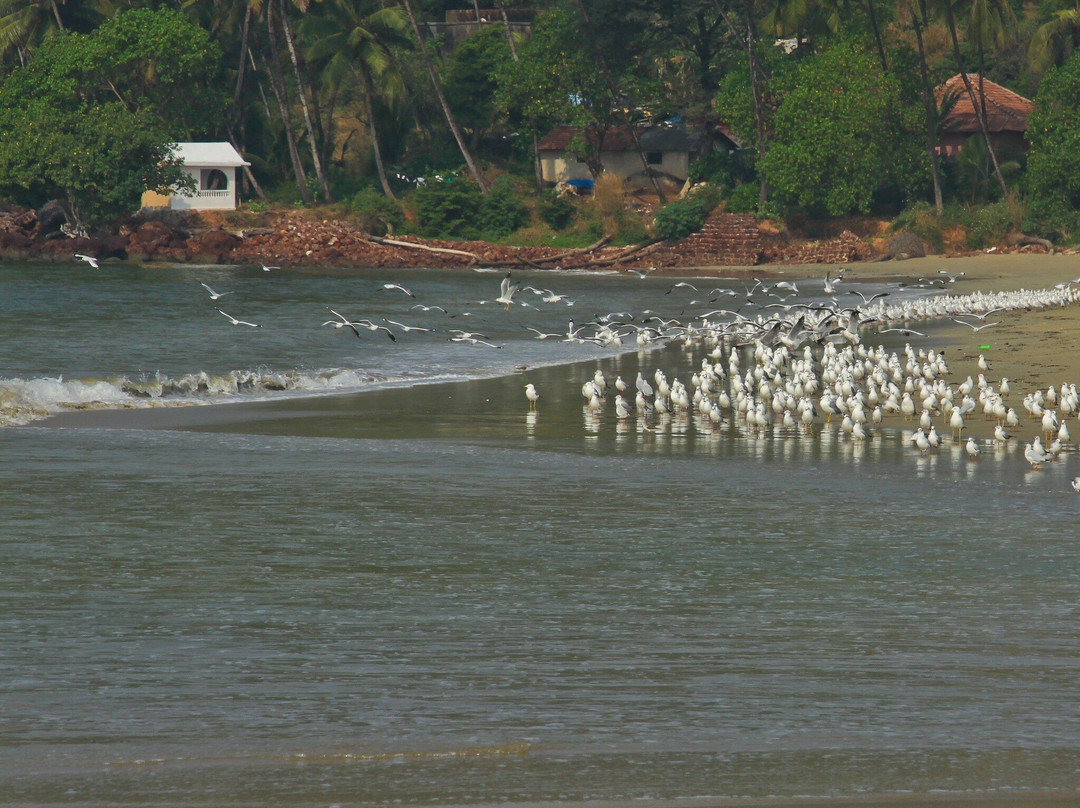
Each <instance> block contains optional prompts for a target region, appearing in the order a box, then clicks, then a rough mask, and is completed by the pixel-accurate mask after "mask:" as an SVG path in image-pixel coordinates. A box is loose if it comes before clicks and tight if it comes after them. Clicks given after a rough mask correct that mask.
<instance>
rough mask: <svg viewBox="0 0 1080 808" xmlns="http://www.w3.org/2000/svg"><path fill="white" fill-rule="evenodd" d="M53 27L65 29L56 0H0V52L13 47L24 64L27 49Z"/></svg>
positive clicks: (3, 52) (8, 51) (5, 51)
mask: <svg viewBox="0 0 1080 808" xmlns="http://www.w3.org/2000/svg"><path fill="white" fill-rule="evenodd" d="M55 30H60V31H63V30H65V29H64V20H63V18H62V17H61V16H60V8H59V6H58V5H57V2H56V0H0V54H3V55H6V54H8V53H10V52H11V51H12V50H14V51H16V52H17V54H18V56H19V63H20V64H23V65H25V64H26V54H27V51H28V49H32V48H33V46H34V45H36V44H38V43H39V42H41V40H42V39H44V38H45V35H46V34H47V33H48V32H49V31H55Z"/></svg>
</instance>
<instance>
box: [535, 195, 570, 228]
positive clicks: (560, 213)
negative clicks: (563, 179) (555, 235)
mask: <svg viewBox="0 0 1080 808" xmlns="http://www.w3.org/2000/svg"><path fill="white" fill-rule="evenodd" d="M575 212H576V209H575V208H574V203H573V202H571V201H570V200H569V199H567V198H566V197H565V196H551V197H548V198H547V199H544V200H542V201H541V202H540V204H539V205H537V213H539V214H540V221H542V222H543V223H544V224H546V225H547V226H548V227H550V228H551V229H552V230H556V231H558V230H565V229H566V228H568V227H569V226H570V225H571V224H573V223H574V215H575Z"/></svg>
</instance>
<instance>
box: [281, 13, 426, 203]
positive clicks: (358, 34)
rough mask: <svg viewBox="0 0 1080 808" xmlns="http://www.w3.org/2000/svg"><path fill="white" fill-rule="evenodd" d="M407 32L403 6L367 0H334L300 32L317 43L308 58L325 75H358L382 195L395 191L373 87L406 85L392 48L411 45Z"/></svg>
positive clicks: (335, 79)
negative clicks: (385, 161) (385, 160)
mask: <svg viewBox="0 0 1080 808" xmlns="http://www.w3.org/2000/svg"><path fill="white" fill-rule="evenodd" d="M408 30H409V22H408V17H407V16H406V15H405V14H404V13H403V10H402V9H401V8H400V7H399V6H390V7H387V8H379V7H378V6H376V5H374V3H371V2H369V1H368V0H330V2H329V3H328V4H327V6H326V8H325V9H324V12H323V13H322V14H321V15H319V16H310V17H308V18H306V19H305V20H304V22H303V23H302V25H301V32H302V33H303V34H304V35H305V37H307V38H308V39H310V40H311V41H312V42H313V44H312V45H311V46H310V47H309V48H308V50H307V53H306V55H307V58H308V59H309V60H310V61H311V62H313V63H315V64H319V65H321V76H322V77H323V79H325V80H326V81H327V82H328V83H329V84H331V85H335V86H336V85H340V84H341V82H342V81H343V80H344V79H345V77H346V76H349V75H356V76H357V77H358V78H359V80H360V84H361V87H362V89H363V95H364V114H365V117H366V119H367V125H368V131H369V133H370V135H371V144H372V149H373V151H374V153H375V169H376V171H377V172H378V175H379V182H380V184H381V185H382V189H383V193H385V194H386V195H387V196H388V197H390V198H393V197H394V192H393V190H392V189H391V188H390V183H389V181H388V179H387V177H386V168H385V166H384V164H383V158H382V147H381V145H380V142H379V130H378V126H377V125H376V120H375V96H376V90H375V86H376V84H378V85H379V87H381V88H382V90H383V95H387V94H388V91H390V92H389V94H393V93H394V91H400V90H401V89H402V87H403V85H402V83H401V81H400V76H398V75H397V74H396V69H395V68H396V65H395V62H394V60H393V58H392V54H391V49H392V48H405V47H409V46H411V41H410V39H409V37H408Z"/></svg>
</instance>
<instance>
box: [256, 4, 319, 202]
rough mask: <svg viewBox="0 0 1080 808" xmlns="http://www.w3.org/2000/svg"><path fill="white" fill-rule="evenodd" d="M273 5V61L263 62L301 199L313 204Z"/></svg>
mask: <svg viewBox="0 0 1080 808" xmlns="http://www.w3.org/2000/svg"><path fill="white" fill-rule="evenodd" d="M273 8H274V7H273V4H272V3H271V4H268V5H267V7H266V30H267V32H268V38H269V40H270V54H271V58H272V59H273V63H272V64H266V60H265V59H264V60H263V63H264V66H265V69H266V75H267V77H268V78H269V80H270V89H271V90H272V91H273V93H274V97H275V98H276V99H277V102H278V108H279V109H280V110H281V123H282V125H283V127H284V129H285V141H286V143H287V144H288V147H289V159H290V161H291V162H292V167H293V175H294V176H295V177H296V185H297V188H298V189H299V191H300V199H301V200H302V201H303V202H304V204H306V205H310V204H311V192H310V191H309V190H308V187H307V174H306V173H305V172H304V164H303V162H301V160H300V150H299V149H298V148H297V146H296V135H295V133H294V132H293V127H292V113H290V112H289V96H288V92H287V91H286V87H285V81H284V78H283V77H282V76H281V75H279V74H280V71H281V61H280V59H279V56H278V48H277V41H276V40H275V38H274V26H273V19H274V11H273Z"/></svg>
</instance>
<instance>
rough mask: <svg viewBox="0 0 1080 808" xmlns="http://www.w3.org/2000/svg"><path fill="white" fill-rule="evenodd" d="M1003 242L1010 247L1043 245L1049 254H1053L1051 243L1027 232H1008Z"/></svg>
mask: <svg viewBox="0 0 1080 808" xmlns="http://www.w3.org/2000/svg"><path fill="white" fill-rule="evenodd" d="M1005 243H1006V244H1008V245H1009V246H1010V247H1023V246H1025V245H1027V244H1037V245H1039V246H1040V247H1045V248H1046V249H1047V251H1048V252H1049V253H1050V254H1051V255H1053V254H1054V245H1053V244H1051V243H1050V242H1049V241H1047V240H1046V239H1044V238H1039V237H1038V236H1029V235H1028V234H1027V233H1010V234H1009V236H1008V238H1006V239H1005Z"/></svg>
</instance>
